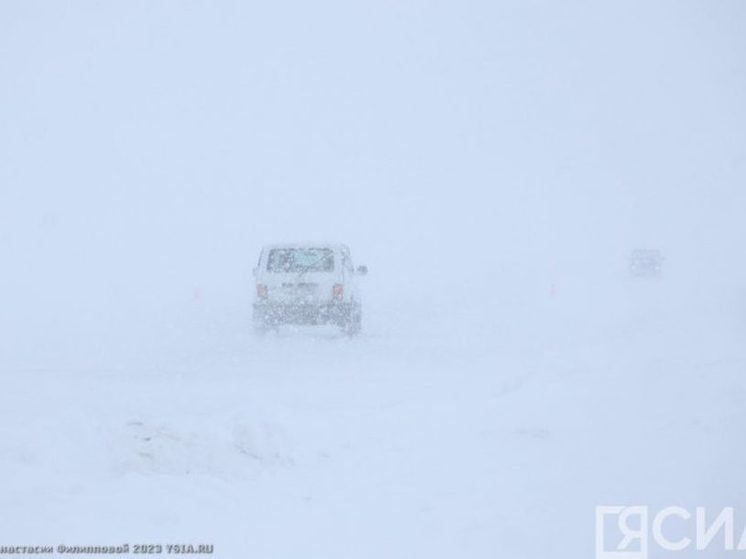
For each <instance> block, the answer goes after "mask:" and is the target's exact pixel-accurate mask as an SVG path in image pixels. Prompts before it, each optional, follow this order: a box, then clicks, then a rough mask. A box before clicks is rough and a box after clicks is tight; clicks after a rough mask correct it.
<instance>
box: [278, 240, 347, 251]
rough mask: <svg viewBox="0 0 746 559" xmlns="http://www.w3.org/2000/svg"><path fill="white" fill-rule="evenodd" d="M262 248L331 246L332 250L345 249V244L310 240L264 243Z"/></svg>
mask: <svg viewBox="0 0 746 559" xmlns="http://www.w3.org/2000/svg"><path fill="white" fill-rule="evenodd" d="M263 248H264V250H270V249H273V248H285V249H292V248H331V249H334V250H342V249H347V245H343V244H341V243H311V242H303V243H274V244H271V245H264V247H263Z"/></svg>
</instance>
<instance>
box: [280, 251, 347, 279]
mask: <svg viewBox="0 0 746 559" xmlns="http://www.w3.org/2000/svg"><path fill="white" fill-rule="evenodd" d="M333 270H334V251H333V250H332V249H330V248H273V249H272V250H270V251H269V257H268V258H267V271H268V272H275V273H291V274H292V273H300V272H331V271H333Z"/></svg>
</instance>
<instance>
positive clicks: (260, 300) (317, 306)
mask: <svg viewBox="0 0 746 559" xmlns="http://www.w3.org/2000/svg"><path fill="white" fill-rule="evenodd" d="M367 273H368V269H367V268H366V267H365V266H359V267H358V268H357V269H356V268H355V267H354V266H353V264H352V259H351V258H350V249H349V248H347V247H346V246H345V245H339V244H334V245H330V244H318V243H308V244H281V245H268V246H265V247H264V248H263V249H262V252H261V254H260V255H259V262H258V264H257V267H256V268H255V269H254V277H255V278H256V300H255V302H254V328H255V330H256V331H257V332H259V333H263V332H265V331H266V330H268V329H270V328H277V327H278V326H280V325H281V324H335V325H337V326H339V327H340V328H341V329H342V330H344V331H345V332H347V333H348V334H356V333H358V332H359V331H360V327H361V320H362V308H361V302H360V292H359V289H358V286H357V282H356V279H357V277H358V276H364V275H365V274H367Z"/></svg>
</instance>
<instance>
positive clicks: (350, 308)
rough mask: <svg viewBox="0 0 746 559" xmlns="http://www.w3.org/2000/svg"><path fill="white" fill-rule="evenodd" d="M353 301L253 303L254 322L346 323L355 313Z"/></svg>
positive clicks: (355, 306)
mask: <svg viewBox="0 0 746 559" xmlns="http://www.w3.org/2000/svg"><path fill="white" fill-rule="evenodd" d="M356 309H357V305H356V304H354V303H323V304H297V303H254V323H255V324H261V325H264V326H275V325H280V324H337V325H340V326H341V325H344V324H347V323H348V322H349V321H350V320H351V319H352V318H353V316H354V315H355V311H356Z"/></svg>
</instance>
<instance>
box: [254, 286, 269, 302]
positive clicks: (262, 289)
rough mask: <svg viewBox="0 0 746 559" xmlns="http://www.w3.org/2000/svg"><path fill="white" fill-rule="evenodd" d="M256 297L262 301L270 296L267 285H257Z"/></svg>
mask: <svg viewBox="0 0 746 559" xmlns="http://www.w3.org/2000/svg"><path fill="white" fill-rule="evenodd" d="M256 295H257V297H259V298H260V299H266V298H267V296H268V295H269V289H267V286H266V285H262V284H261V283H257V284H256Z"/></svg>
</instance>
